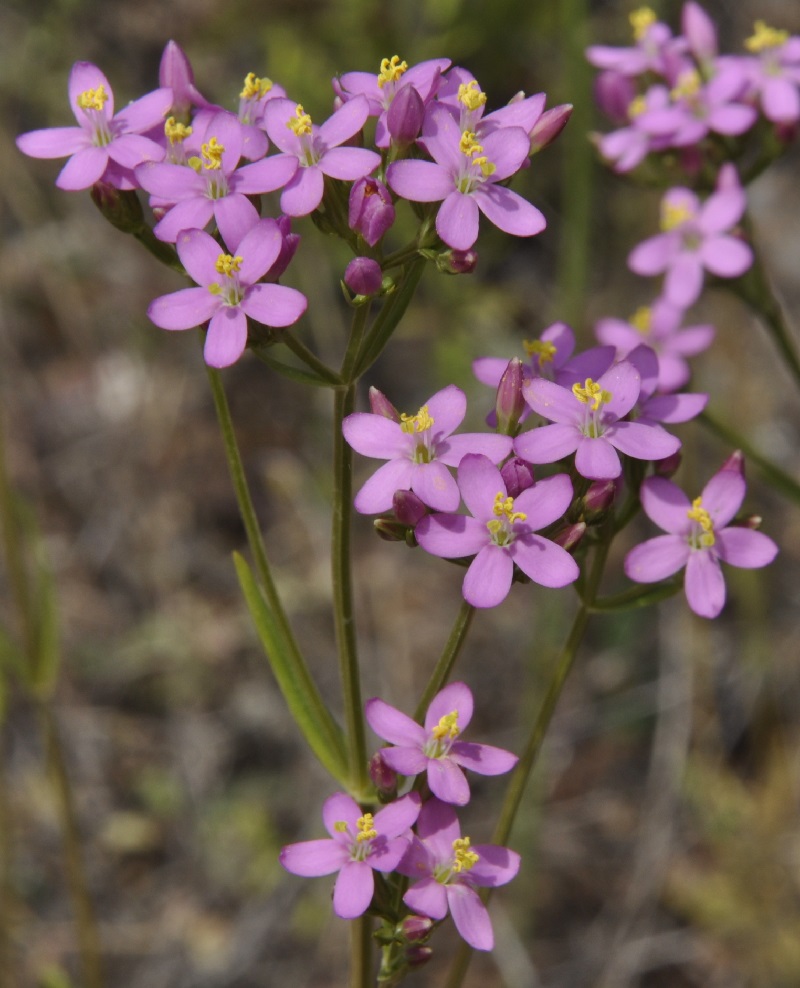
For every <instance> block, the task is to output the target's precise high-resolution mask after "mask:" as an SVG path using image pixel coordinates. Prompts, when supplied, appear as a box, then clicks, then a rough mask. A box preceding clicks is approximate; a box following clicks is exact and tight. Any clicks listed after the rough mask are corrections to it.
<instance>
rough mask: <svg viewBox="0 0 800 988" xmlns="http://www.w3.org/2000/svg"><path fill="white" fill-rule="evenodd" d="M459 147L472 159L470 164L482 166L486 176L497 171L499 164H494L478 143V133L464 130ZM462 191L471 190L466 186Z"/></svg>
mask: <svg viewBox="0 0 800 988" xmlns="http://www.w3.org/2000/svg"><path fill="white" fill-rule="evenodd" d="M458 149H459V151H461V153H462V154H463V155H464V156H465V157H466V158H470V159H471V161H470V164H473V165H477V166H478V167H479V168H480V170H481V173H482V175H483V177H484V178H488V177H489V176H490V175H493V174H494V173H495V172H496V171H497V166H496V165H493V164H492V163H491V161H489V159H488V158H487V157H486V155H485V154H484V153H483V145H482V144H479V143H478V135H477V134H475V133H474V131H471V130H465V131H464V133H463V134H462V135H461V140H460V141H459V143H458ZM470 184H471V183H470ZM461 191H462V192H467V191H469V190H468V189H466V188H464V189H462V190H461Z"/></svg>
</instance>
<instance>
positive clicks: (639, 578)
mask: <svg viewBox="0 0 800 988" xmlns="http://www.w3.org/2000/svg"><path fill="white" fill-rule="evenodd" d="M689 552H690V549H689V543H688V542H687V541H686V540H685V539H682V538H680V537H679V536H677V535H657V536H656V537H655V538H654V539H648V540H647V541H646V542H641V543H640V544H639V545H637V546H634V548H633V549H631V551H630V552H629V553H628V555H627V556H626V557H625V575H626V576H627V577H628V579H629V580H633V581H634V582H635V583H657V582H658V581H659V580H665V579H667V577H669V576H674V575H675V573H677V572H678V570H680V569H683V567H684V566H685V565H686V561H687V560H688V558H689Z"/></svg>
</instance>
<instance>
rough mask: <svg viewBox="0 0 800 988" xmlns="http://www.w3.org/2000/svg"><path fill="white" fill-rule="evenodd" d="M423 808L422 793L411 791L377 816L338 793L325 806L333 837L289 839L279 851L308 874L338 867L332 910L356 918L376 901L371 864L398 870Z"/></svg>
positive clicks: (294, 869) (288, 865) (286, 863)
mask: <svg viewBox="0 0 800 988" xmlns="http://www.w3.org/2000/svg"><path fill="white" fill-rule="evenodd" d="M419 808H420V797H419V794H418V793H415V792H413V793H409V794H408V795H406V796H402V797H401V798H400V799H398V800H396V801H395V802H393V803H389V805H388V806H385V807H384V808H383V809H381V810H378V812H377V813H375V815H374V816H373V814H372V813H364V812H363V810H362V809H361V807H360V806H359V805H358V803H356V801H355V800H354V799H352V797H350V796H348V795H346V794H345V793H343V792H337V793H334V794H333V796H329V797H328V799H326V800H325V804H324V806H323V807H322V819H323V822H324V824H325V829H326V830H327V831H328V833H329V834H330V835H331V836H330V838H323V839H321V840H308V841H301V842H300V843H298V844H288V845H287V846H286V847H284V848H283V850H282V851H281V864H282V865H283V867H284V868H285V869H286V870H287V871H290V872H291V873H292V874H293V875H301V876H303V877H304V878H311V877H316V876H317V875H330V874H333V872H338V873H339V874H338V876H337V878H336V884H335V885H334V887H333V911H334V912H335V913H336V915H337V916H339V917H341V918H342V919H355V918H356V917H357V916H361V915H362V914H363V913H365V912H366V911H367V909H368V908H369V904H370V902H372V895H373V892H374V890H375V879H374V876H373V874H372V872H373V870H375V871H381V872H390V871H394V870H395V868H397V866H398V864H399V863H400V861H401V859H402V857H403V855H404V854H405V853H406V851H407V850H408V847H409V844H410V840H411V827H412V826H413V824H414V822H415V821H416V819H417V815H418V814H419Z"/></svg>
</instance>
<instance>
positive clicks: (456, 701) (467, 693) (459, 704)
mask: <svg viewBox="0 0 800 988" xmlns="http://www.w3.org/2000/svg"><path fill="white" fill-rule="evenodd" d="M473 708H474V700H473V697H472V690H471V689H470V688H469V686H467V684H466V683H461V682H455V683H449V684H448V685H447V686H445V687H444V689H441V690H439V692H438V693H437V694H436V696H435V697H434V698H433V699H432V700H431V703H430V706H429V707H428V710H427V712H426V714H425V731H426V733H430V732H431V731H432V730H433V729H434V727H436V726H437V725H438V723H439V721H440V720H441V719H442V717H446V716H447V715H448V714H450V713H452V712H453V711H454V710H455V711H457V712H458V728H459V730H461V731H463V730H464V728H465V727H467V726H468V725H469V722H470V721H471V720H472V712H473Z"/></svg>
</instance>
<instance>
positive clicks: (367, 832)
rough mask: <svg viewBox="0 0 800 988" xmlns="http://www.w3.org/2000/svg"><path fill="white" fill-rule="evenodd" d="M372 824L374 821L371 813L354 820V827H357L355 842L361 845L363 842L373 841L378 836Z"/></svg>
mask: <svg viewBox="0 0 800 988" xmlns="http://www.w3.org/2000/svg"><path fill="white" fill-rule="evenodd" d="M374 824H375V821H374V819H373V817H372V814H371V813H365V814H364V816H360V817H359V818H358V819H357V820H356V826H357V827H358V833H357V834H356V840H357V841H359V843H363V842H364V841H365V840H373V839H374V838H375V837H377V836H378V831H377V830H376V829H375V826H374Z"/></svg>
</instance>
